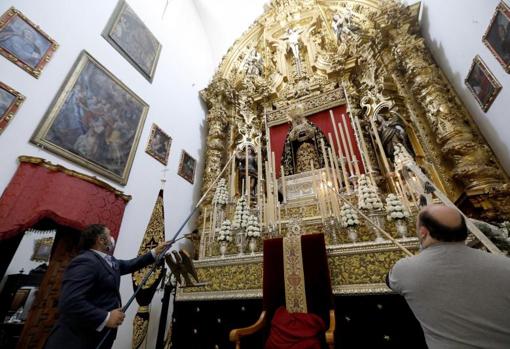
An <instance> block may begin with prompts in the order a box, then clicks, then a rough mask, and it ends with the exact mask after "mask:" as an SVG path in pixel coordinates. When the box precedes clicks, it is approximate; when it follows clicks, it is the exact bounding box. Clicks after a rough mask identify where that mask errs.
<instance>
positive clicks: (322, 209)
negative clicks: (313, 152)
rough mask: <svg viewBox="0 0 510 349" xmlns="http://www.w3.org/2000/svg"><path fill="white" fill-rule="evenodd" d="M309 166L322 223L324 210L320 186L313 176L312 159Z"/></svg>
mask: <svg viewBox="0 0 510 349" xmlns="http://www.w3.org/2000/svg"><path fill="white" fill-rule="evenodd" d="M310 167H311V168H312V185H313V191H314V192H315V195H316V196H317V202H318V203H319V213H320V216H321V219H322V223H324V216H325V215H326V214H325V210H324V204H323V202H322V196H321V192H320V188H319V186H318V185H317V178H315V176H316V174H315V168H314V167H313V161H310Z"/></svg>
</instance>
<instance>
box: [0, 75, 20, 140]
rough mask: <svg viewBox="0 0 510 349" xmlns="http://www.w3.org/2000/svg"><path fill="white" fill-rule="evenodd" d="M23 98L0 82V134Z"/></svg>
mask: <svg viewBox="0 0 510 349" xmlns="http://www.w3.org/2000/svg"><path fill="white" fill-rule="evenodd" d="M24 100H25V96H23V95H22V94H21V93H19V92H17V91H16V90H14V89H13V88H11V87H9V86H7V85H6V84H4V83H2V82H1V81H0V133H2V132H3V130H4V129H5V128H6V127H7V124H8V123H9V122H10V121H11V120H12V118H13V117H14V115H15V114H16V112H17V111H18V109H19V107H20V106H21V104H22V103H23V101H24Z"/></svg>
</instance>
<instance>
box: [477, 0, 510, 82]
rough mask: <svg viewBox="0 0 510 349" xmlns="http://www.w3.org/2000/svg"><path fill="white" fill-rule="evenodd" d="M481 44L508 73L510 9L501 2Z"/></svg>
mask: <svg viewBox="0 0 510 349" xmlns="http://www.w3.org/2000/svg"><path fill="white" fill-rule="evenodd" d="M483 42H484V43H485V45H487V47H488V48H489V50H490V51H491V52H492V54H493V55H494V56H495V57H496V59H497V60H498V61H499V63H501V65H502V66H503V69H505V71H506V72H507V73H510V7H508V5H507V4H505V3H504V2H503V1H502V2H500V3H499V5H498V7H496V11H495V12H494V15H493V16H492V19H491V22H490V24H489V27H488V28H487V31H486V32H485V34H484V36H483Z"/></svg>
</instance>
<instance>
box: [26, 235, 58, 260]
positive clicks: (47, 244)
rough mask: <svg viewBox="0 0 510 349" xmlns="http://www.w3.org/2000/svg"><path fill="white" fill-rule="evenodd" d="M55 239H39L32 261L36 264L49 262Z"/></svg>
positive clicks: (36, 241) (36, 242)
mask: <svg viewBox="0 0 510 349" xmlns="http://www.w3.org/2000/svg"><path fill="white" fill-rule="evenodd" d="M53 241H54V239H53V237H49V238H43V239H38V240H35V241H34V253H33V254H32V258H30V260H32V261H35V262H49V260H50V256H51V248H52V247H53Z"/></svg>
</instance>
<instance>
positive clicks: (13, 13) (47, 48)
mask: <svg viewBox="0 0 510 349" xmlns="http://www.w3.org/2000/svg"><path fill="white" fill-rule="evenodd" d="M57 48H58V44H57V43H56V42H55V40H53V39H52V38H50V37H49V36H48V35H47V34H46V33H45V32H43V31H42V30H41V29H40V28H39V27H38V26H37V25H35V24H34V23H32V22H31V21H30V20H29V19H28V18H27V17H25V16H24V15H23V14H22V13H21V12H20V11H18V10H16V9H15V8H14V7H11V8H10V9H8V10H7V12H5V13H4V14H3V15H2V17H0V54H1V55H3V56H4V57H6V58H7V59H8V60H10V61H11V62H13V63H14V64H16V65H17V66H19V67H20V68H21V69H23V70H25V71H26V72H28V73H29V74H31V75H32V76H34V77H36V78H38V77H39V75H41V71H42V69H43V68H44V66H45V65H46V64H47V63H48V62H49V60H50V58H51V56H52V55H53V53H54V52H55V50H56V49H57Z"/></svg>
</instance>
